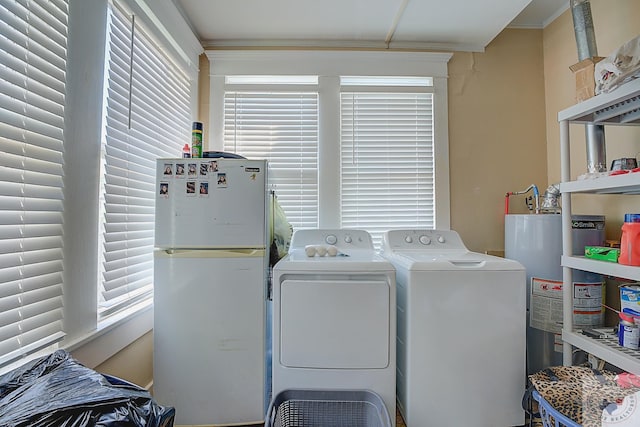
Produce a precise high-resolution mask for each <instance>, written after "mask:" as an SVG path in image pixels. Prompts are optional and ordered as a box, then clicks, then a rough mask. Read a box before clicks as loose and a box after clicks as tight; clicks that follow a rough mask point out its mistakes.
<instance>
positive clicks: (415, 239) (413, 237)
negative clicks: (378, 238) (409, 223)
mask: <svg viewBox="0 0 640 427" xmlns="http://www.w3.org/2000/svg"><path fill="white" fill-rule="evenodd" d="M413 249H416V250H417V249H419V250H437V251H442V250H452V249H455V250H461V249H462V250H466V249H467V247H466V246H465V245H464V243H463V242H462V239H461V238H460V235H459V234H458V233H457V232H455V231H453V230H427V229H424V230H390V231H387V232H386V233H385V234H384V241H383V251H388V250H390V251H397V250H413Z"/></svg>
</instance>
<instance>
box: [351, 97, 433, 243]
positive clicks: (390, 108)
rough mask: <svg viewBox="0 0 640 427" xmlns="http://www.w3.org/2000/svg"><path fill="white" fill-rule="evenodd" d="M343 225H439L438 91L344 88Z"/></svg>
mask: <svg viewBox="0 0 640 427" xmlns="http://www.w3.org/2000/svg"><path fill="white" fill-rule="evenodd" d="M340 103H341V108H340V116H341V136H340V141H341V143H340V147H341V148H340V149H341V165H340V177H341V192H340V206H341V212H340V213H341V226H342V227H344V228H362V229H365V230H367V231H369V232H370V233H371V235H372V238H373V240H374V243H375V244H376V246H377V247H379V245H380V242H381V239H382V234H383V232H384V231H386V230H388V229H390V228H418V227H420V228H433V227H434V215H435V213H434V150H433V94H431V93H406V92H397V93H389V92H342V93H341V94H340Z"/></svg>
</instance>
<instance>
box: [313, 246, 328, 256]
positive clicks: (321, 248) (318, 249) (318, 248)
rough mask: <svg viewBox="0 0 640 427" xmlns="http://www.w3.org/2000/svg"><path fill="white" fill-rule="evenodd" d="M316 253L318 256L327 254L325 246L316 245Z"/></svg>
mask: <svg viewBox="0 0 640 427" xmlns="http://www.w3.org/2000/svg"><path fill="white" fill-rule="evenodd" d="M316 253H317V254H318V256H325V255H326V254H327V248H326V247H324V246H316Z"/></svg>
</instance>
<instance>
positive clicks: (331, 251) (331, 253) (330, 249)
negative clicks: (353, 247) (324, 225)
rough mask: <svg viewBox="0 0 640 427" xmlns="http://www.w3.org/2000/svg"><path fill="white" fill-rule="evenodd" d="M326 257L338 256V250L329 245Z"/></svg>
mask: <svg viewBox="0 0 640 427" xmlns="http://www.w3.org/2000/svg"><path fill="white" fill-rule="evenodd" d="M327 255H329V256H336V255H338V248H336V247H335V246H333V245H331V246H329V247H328V248H327Z"/></svg>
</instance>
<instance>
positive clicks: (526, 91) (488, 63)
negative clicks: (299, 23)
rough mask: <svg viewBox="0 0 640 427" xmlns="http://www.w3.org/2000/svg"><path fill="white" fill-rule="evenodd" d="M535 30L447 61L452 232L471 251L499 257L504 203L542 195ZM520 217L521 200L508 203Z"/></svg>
mask: <svg viewBox="0 0 640 427" xmlns="http://www.w3.org/2000/svg"><path fill="white" fill-rule="evenodd" d="M542 67H543V58H542V31H541V30H505V31H503V32H502V33H501V34H499V35H498V36H497V37H496V38H495V39H494V40H493V41H492V42H491V44H489V46H487V48H486V50H485V52H484V53H464V52H457V53H455V54H454V55H453V58H452V59H451V61H449V150H450V164H449V167H450V178H451V228H452V229H454V230H456V231H458V232H459V233H460V235H461V237H462V239H463V241H464V242H465V243H466V244H467V246H468V247H469V248H470V249H471V250H474V251H480V252H483V251H485V250H490V251H494V250H498V251H499V250H502V249H504V196H505V194H506V192H507V191H520V190H524V189H526V188H527V187H528V186H529V185H531V184H535V185H537V186H538V187H539V188H540V191H543V190H544V189H545V188H546V187H547V165H546V141H545V114H544V90H543V89H544V80H543V68H542ZM510 203H511V209H510V211H511V212H514V213H522V212H525V211H526V209H525V204H524V196H517V197H513V198H512V199H511V200H510Z"/></svg>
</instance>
